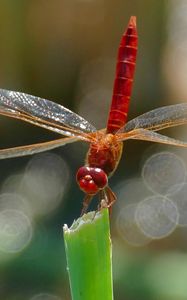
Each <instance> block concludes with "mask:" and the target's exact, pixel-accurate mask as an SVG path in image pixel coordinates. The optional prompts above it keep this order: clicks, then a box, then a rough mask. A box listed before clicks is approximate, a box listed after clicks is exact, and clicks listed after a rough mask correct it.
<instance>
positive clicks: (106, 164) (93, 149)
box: [86, 132, 123, 176]
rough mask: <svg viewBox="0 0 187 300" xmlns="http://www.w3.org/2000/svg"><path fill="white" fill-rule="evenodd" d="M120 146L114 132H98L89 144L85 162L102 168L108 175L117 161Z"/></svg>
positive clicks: (121, 145) (119, 154)
mask: <svg viewBox="0 0 187 300" xmlns="http://www.w3.org/2000/svg"><path fill="white" fill-rule="evenodd" d="M122 147H123V144H122V143H121V142H119V141H118V139H117V137H116V136H115V135H114V134H109V133H108V134H106V133H104V132H98V133H97V136H96V139H95V141H94V142H93V143H91V144H90V148H89V150H88V153H87V159H86V164H87V165H88V166H89V167H94V168H100V169H102V170H103V171H104V172H105V173H106V174H107V176H109V175H111V174H112V173H113V172H114V170H115V169H116V167H117V165H118V163H119V160H120V158H121V153H122Z"/></svg>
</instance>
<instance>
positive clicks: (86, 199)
mask: <svg viewBox="0 0 187 300" xmlns="http://www.w3.org/2000/svg"><path fill="white" fill-rule="evenodd" d="M92 198H93V195H89V194H87V195H86V196H85V197H84V200H83V204H82V205H83V207H82V210H81V217H82V216H83V215H84V214H85V213H86V212H87V209H88V206H89V205H90V202H91V200H92Z"/></svg>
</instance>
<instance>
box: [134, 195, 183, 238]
mask: <svg viewBox="0 0 187 300" xmlns="http://www.w3.org/2000/svg"><path fill="white" fill-rule="evenodd" d="M135 219H136V223H137V225H138V227H139V228H140V230H141V231H142V232H143V233H144V234H145V235H146V236H148V237H150V238H152V239H160V238H163V237H166V236H168V235H169V234H171V233H172V232H173V231H174V229H175V228H176V226H177V225H178V219H179V213H178V209H177V207H176V205H175V204H174V203H173V202H172V201H171V200H170V199H168V198H166V197H163V196H160V195H154V196H152V197H149V198H147V199H145V200H143V201H141V202H140V203H139V204H138V205H137V208H136V213H135Z"/></svg>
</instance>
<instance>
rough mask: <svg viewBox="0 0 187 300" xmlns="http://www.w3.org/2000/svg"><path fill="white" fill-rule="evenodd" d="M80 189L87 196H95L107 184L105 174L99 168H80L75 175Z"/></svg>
mask: <svg viewBox="0 0 187 300" xmlns="http://www.w3.org/2000/svg"><path fill="white" fill-rule="evenodd" d="M76 179H77V183H78V185H79V187H80V189H81V190H82V191H83V192H85V193H86V194H89V195H95V194H97V192H98V191H99V190H101V189H103V188H104V187H105V186H106V185H107V184H108V177H107V175H106V173H105V172H104V171H103V170H102V169H100V168H93V167H86V166H84V167H81V168H79V169H78V171H77V175H76Z"/></svg>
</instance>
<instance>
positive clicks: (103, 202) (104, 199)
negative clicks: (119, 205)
mask: <svg viewBox="0 0 187 300" xmlns="http://www.w3.org/2000/svg"><path fill="white" fill-rule="evenodd" d="M99 200H100V201H99V205H98V208H97V211H99V210H101V209H102V208H106V207H107V208H108V209H109V214H110V215H111V213H112V205H113V204H114V202H115V201H116V195H115V194H114V193H113V191H112V190H111V189H110V188H109V187H108V186H107V187H106V188H105V189H103V190H101V191H100V192H99Z"/></svg>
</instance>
